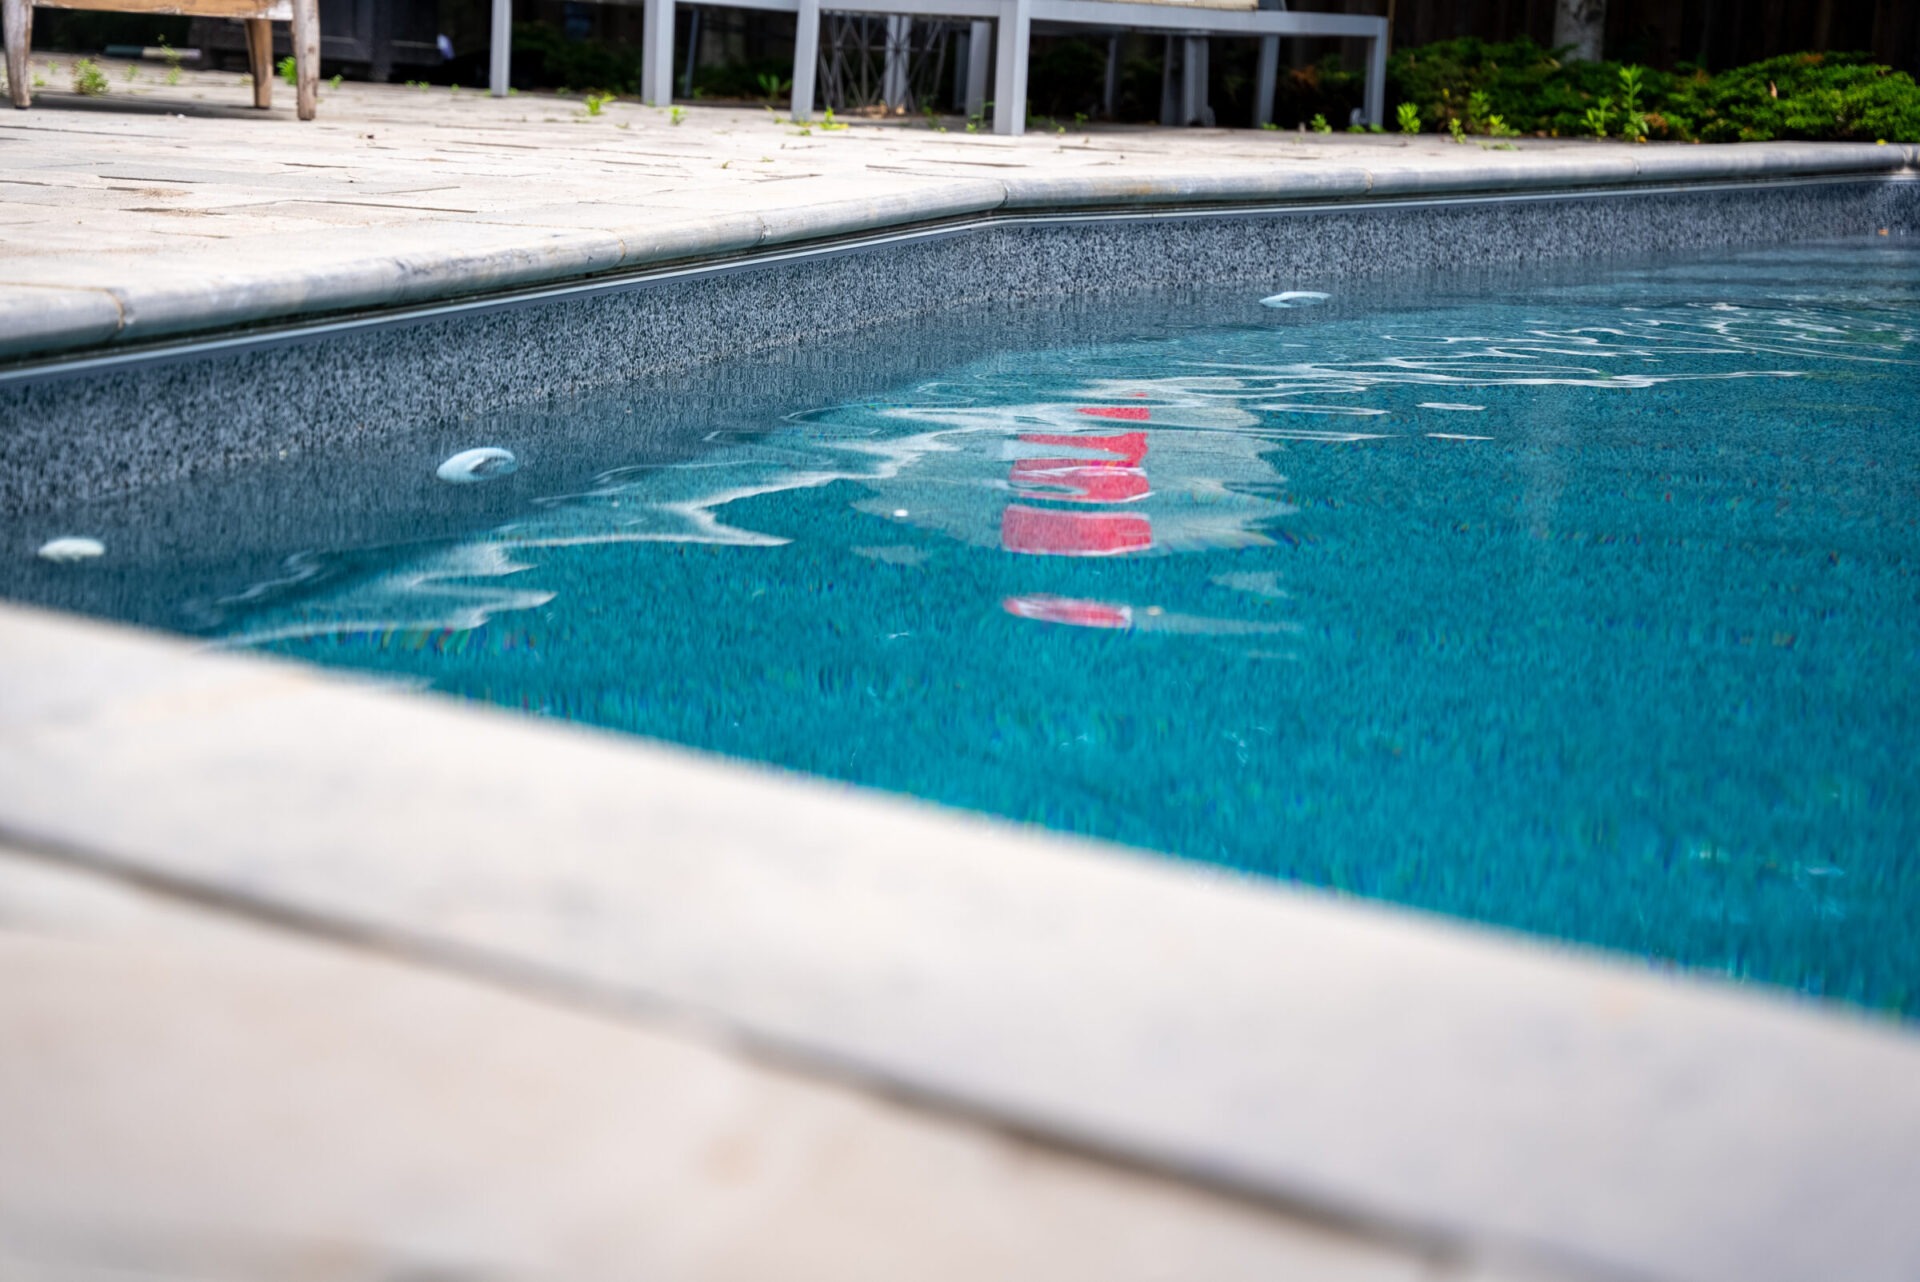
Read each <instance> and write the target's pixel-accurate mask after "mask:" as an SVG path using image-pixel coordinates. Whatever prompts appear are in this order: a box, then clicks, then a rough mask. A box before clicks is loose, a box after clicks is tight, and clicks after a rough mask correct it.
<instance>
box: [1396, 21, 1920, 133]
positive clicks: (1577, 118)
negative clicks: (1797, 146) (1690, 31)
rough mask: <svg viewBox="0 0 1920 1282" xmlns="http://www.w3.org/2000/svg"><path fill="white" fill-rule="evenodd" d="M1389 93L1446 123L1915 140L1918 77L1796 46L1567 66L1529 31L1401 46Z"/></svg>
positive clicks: (1919, 116)
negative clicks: (1655, 65) (1746, 60)
mask: <svg viewBox="0 0 1920 1282" xmlns="http://www.w3.org/2000/svg"><path fill="white" fill-rule="evenodd" d="M1388 80H1389V92H1390V93H1393V94H1395V95H1397V96H1398V97H1399V98H1401V99H1404V100H1406V101H1408V102H1411V103H1413V104H1415V106H1416V107H1417V109H1418V111H1419V113H1420V115H1421V117H1422V118H1423V119H1425V120H1427V121H1429V122H1431V123H1432V124H1433V125H1434V126H1435V127H1436V128H1438V129H1441V130H1443V131H1450V129H1451V126H1452V124H1453V122H1455V121H1458V122H1459V123H1460V124H1461V126H1462V127H1463V128H1464V129H1465V131H1466V132H1468V133H1487V132H1491V129H1490V125H1491V122H1492V121H1493V120H1494V119H1496V118H1498V119H1499V120H1500V121H1501V123H1502V124H1503V125H1506V126H1510V127H1511V128H1513V129H1515V130H1517V131H1518V132H1521V133H1531V134H1548V135H1552V136H1555V137H1577V136H1581V135H1600V136H1605V135H1607V134H1612V135H1613V136H1615V137H1621V136H1624V137H1627V138H1630V139H1635V140H1638V139H1639V138H1641V137H1650V138H1670V139H1699V140H1702V141H1705V142H1763V141H1765V140H1767V139H1770V138H1809V139H1834V140H1853V141H1860V142H1872V141H1877V140H1880V139H1885V140H1887V141H1888V142H1916V141H1920V85H1916V84H1915V83H1914V80H1913V77H1912V76H1910V75H1908V74H1906V73H1905V72H1901V71H1894V70H1893V69H1891V68H1889V67H1883V66H1878V65H1876V64H1874V63H1873V62H1871V61H1870V60H1869V59H1868V58H1867V57H1866V56H1865V55H1862V54H1832V53H1829V54H1818V53H1808V54H1791V55H1788V56H1785V57H1780V58H1770V59H1768V60H1767V61H1765V62H1758V63H1754V64H1753V65H1752V66H1748V67H1739V68H1735V69H1734V70H1731V71H1724V72H1721V73H1720V74H1718V75H1713V76H1710V75H1708V74H1707V73H1706V72H1704V71H1701V70H1698V69H1696V68H1693V67H1688V66H1682V67H1680V68H1678V69H1677V70H1675V71H1670V72H1669V71H1658V70H1654V69H1651V68H1644V67H1632V66H1623V65H1621V64H1619V63H1613V62H1570V63H1562V62H1561V61H1560V60H1559V59H1558V58H1557V57H1556V56H1555V55H1554V51H1553V50H1551V49H1543V48H1541V47H1540V46H1539V45H1537V44H1535V43H1534V42H1533V41H1531V40H1527V39H1520V40H1512V41H1508V42H1506V43H1504V44H1495V43H1490V42H1488V41H1484V40H1476V39H1472V38H1467V39H1461V40H1443V41H1440V42H1438V43H1436V44H1430V45H1422V46H1419V47H1417V48H1412V49H1402V50H1399V51H1398V52H1396V53H1395V54H1394V55H1393V57H1392V59H1391V60H1390V63H1389V68H1388Z"/></svg>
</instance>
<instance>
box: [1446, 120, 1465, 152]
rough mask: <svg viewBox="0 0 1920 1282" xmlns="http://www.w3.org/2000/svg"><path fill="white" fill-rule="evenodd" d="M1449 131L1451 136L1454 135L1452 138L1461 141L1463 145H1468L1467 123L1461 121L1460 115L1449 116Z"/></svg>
mask: <svg viewBox="0 0 1920 1282" xmlns="http://www.w3.org/2000/svg"><path fill="white" fill-rule="evenodd" d="M1447 133H1448V135H1449V136H1450V137H1452V139H1453V140H1454V141H1455V142H1457V143H1459V144H1460V145H1461V146H1465V145H1466V142H1467V129H1466V126H1465V125H1462V124H1461V123H1460V117H1458V116H1449V117H1447Z"/></svg>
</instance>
